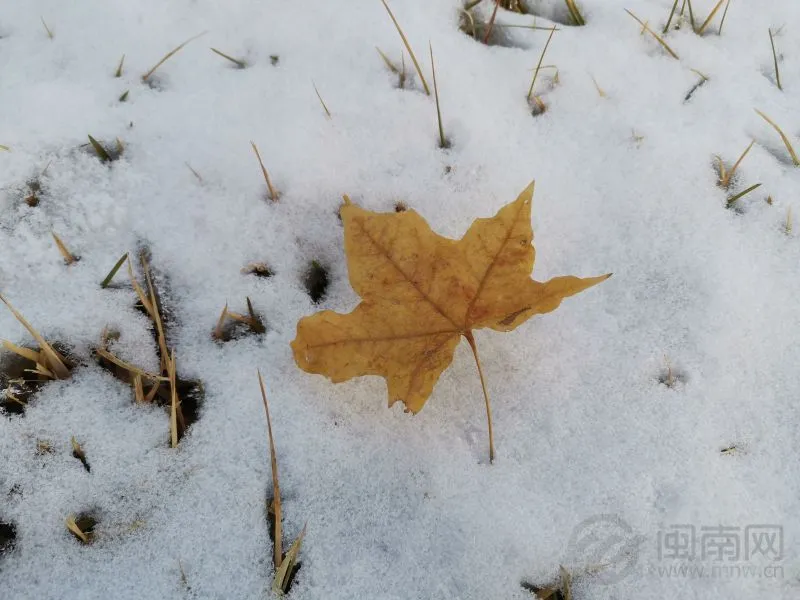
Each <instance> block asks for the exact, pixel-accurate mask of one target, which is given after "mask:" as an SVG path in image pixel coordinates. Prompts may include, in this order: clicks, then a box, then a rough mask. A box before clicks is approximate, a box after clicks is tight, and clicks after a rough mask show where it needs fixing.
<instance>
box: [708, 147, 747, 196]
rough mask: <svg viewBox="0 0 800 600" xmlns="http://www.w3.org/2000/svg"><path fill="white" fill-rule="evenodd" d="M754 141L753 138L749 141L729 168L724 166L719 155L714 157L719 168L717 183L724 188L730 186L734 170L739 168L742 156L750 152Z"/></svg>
mask: <svg viewBox="0 0 800 600" xmlns="http://www.w3.org/2000/svg"><path fill="white" fill-rule="evenodd" d="M755 143H756V141H755V140H753V141H751V142H750V144H749V145H748V146H747V148H745V149H744V152H742V154H741V155H740V156H739V158H738V159H737V160H736V162H735V163H733V166H732V167H731V168H730V169H726V168H725V163H724V162H723V160H722V158H721V157H719V156H717V157H716V159H717V166H718V170H719V179H718V180H717V185H719V186H720V187H721V188H725V189H728V188H729V187H730V186H731V181H732V180H733V176H734V175H736V170H737V169H738V168H739V165H740V164H742V161H743V160H744V157H745V156H747V153H748V152H750V148H752V147H753V145H754V144H755Z"/></svg>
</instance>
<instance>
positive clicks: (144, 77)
mask: <svg viewBox="0 0 800 600" xmlns="http://www.w3.org/2000/svg"><path fill="white" fill-rule="evenodd" d="M205 33H206V32H205V31H204V32H202V33H198V34H197V35H195V36H193V37H190V38H189V39H188V40H186V41H185V42H183V43H182V44H180V45H179V46H176V47H175V48H173V49H172V50H170V51H169V52H167V53H166V54H165V55H164V58H162V59H161V60H160V61H158V62H157V63H156V64H155V65H154V66H153V68H152V69H150V70H149V71H148V72H147V73H145V74H144V75H142V81H145V82H146V81H147V80H148V79H150V77H152V76H153V73H155V72H156V70H157V69H158V68H159V67H160V66H161V65H163V64H164V63H165V62H167V61H168V60H169V59H170V58H172V57H173V56H175V54H177V53H178V52H180V51H181V50H183V48H184V47H185V46H186V44H188V43H189V42H193V41H194V40H196V39H197V38H199V37H201V36H203V35H205Z"/></svg>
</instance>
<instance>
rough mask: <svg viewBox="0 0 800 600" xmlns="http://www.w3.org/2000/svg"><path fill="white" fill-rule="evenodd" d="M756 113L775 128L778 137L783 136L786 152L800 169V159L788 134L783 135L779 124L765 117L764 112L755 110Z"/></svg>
mask: <svg viewBox="0 0 800 600" xmlns="http://www.w3.org/2000/svg"><path fill="white" fill-rule="evenodd" d="M755 111H756V112H757V113H758V116H760V117H761V118H762V119H764V120H765V121H766V122H767V123H769V124H770V125H772V128H773V129H774V130H775V131H777V132H778V135H779V136H781V140H783V145H784V146H786V150H788V152H789V156H791V157H792V163H794V166H796V167H800V158H799V157H798V156H797V154H796V153H795V151H794V147H793V146H792V142H791V141H789V138H788V137H787V136H786V134H785V133H783V129H781V128H780V127H779V126H778V124H777V123H776V122H775V121H773V120H772V119H770V118H769V117H768V116H767V115H765V114H764V113H763V112H761V111H760V110H758V109H755Z"/></svg>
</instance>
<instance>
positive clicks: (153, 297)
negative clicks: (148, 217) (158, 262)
mask: <svg viewBox="0 0 800 600" xmlns="http://www.w3.org/2000/svg"><path fill="white" fill-rule="evenodd" d="M139 259H140V261H141V263H142V270H143V271H144V278H145V281H147V289H148V291H149V293H150V306H151V308H152V309H153V312H152V313H151V317H152V318H153V323H155V326H156V333H157V337H158V348H159V350H160V354H161V371H162V372H164V370H165V369H166V367H167V357H168V351H167V338H166V336H165V335H164V323H163V322H162V320H161V312H160V311H159V309H158V295H157V294H156V288H155V286H154V285H153V278H152V277H151V276H150V265H148V264H147V258H146V257H145V255H144V253H142V255H141V256H140V257H139ZM173 360H174V357H173Z"/></svg>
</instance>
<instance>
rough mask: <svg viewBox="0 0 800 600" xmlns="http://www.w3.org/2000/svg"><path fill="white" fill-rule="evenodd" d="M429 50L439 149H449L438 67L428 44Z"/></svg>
mask: <svg viewBox="0 0 800 600" xmlns="http://www.w3.org/2000/svg"><path fill="white" fill-rule="evenodd" d="M428 49H429V50H430V52H431V73H433V94H434V97H435V98H436V120H437V121H438V123H439V148H449V147H450V143H449V142H448V141H447V138H445V137H444V127H443V126H442V110H441V108H440V107H439V86H438V85H437V83H436V65H435V64H434V62H433V46H432V45H431V43H430V42H428Z"/></svg>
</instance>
